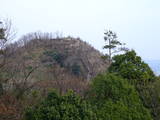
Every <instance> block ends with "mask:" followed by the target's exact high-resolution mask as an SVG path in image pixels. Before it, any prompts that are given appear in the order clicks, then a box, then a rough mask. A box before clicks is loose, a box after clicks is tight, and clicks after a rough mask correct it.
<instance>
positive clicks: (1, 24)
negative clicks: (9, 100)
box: [0, 19, 16, 95]
mask: <svg viewBox="0 0 160 120" xmlns="http://www.w3.org/2000/svg"><path fill="white" fill-rule="evenodd" d="M15 35H16V32H15V30H14V29H13V28H12V22H11V20H9V19H5V20H0V95H1V94H3V83H4V82H6V81H7V80H8V79H3V77H2V76H3V72H4V66H5V65H6V63H7V62H6V58H7V52H6V46H7V44H8V43H9V42H11V40H13V39H14V37H15Z"/></svg>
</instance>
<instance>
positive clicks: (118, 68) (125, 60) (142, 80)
mask: <svg viewBox="0 0 160 120" xmlns="http://www.w3.org/2000/svg"><path fill="white" fill-rule="evenodd" d="M109 72H115V73H117V74H118V75H120V76H122V77H123V78H126V79H128V80H129V82H130V83H132V84H134V85H145V84H147V83H148V82H151V81H154V78H155V75H154V73H153V71H152V70H151V68H150V67H149V66H148V64H146V63H145V62H144V61H142V59H141V57H139V56H137V55H136V52H135V51H134V50H132V51H128V52H126V53H125V54H122V55H116V56H114V57H113V62H112V64H111V66H110V68H109Z"/></svg>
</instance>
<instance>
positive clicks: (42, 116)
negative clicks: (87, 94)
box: [25, 91, 96, 120]
mask: <svg viewBox="0 0 160 120" xmlns="http://www.w3.org/2000/svg"><path fill="white" fill-rule="evenodd" d="M94 119H96V116H95V114H94V113H93V112H92V110H91V109H90V106H89V104H87V103H86V102H85V101H84V100H82V99H81V98H80V97H78V96H77V95H75V94H74V93H73V92H72V91H70V92H68V93H67V94H65V95H63V96H60V95H59V94H58V93H56V92H53V91H52V92H50V93H49V94H48V97H47V98H46V99H45V100H43V102H42V103H40V104H38V105H35V106H33V107H30V108H28V109H27V110H26V113H25V120H94Z"/></svg>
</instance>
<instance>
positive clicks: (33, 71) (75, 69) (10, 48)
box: [0, 32, 108, 120]
mask: <svg viewBox="0 0 160 120" xmlns="http://www.w3.org/2000/svg"><path fill="white" fill-rule="evenodd" d="M3 51H4V52H5V55H3V56H2V55H1V58H3V59H5V63H3V68H2V67H1V68H2V69H1V70H0V74H1V76H0V77H1V79H0V80H1V83H0V85H1V88H2V90H3V93H2V94H1V96H0V116H3V117H1V119H6V120H7V119H12V120H14V119H15V120H17V119H20V118H22V115H23V114H22V112H23V110H24V109H25V108H26V107H27V106H29V105H32V104H36V101H38V100H39V97H40V96H45V95H46V93H47V92H48V90H50V89H57V90H59V92H60V93H61V94H63V93H65V92H67V91H68V90H69V89H72V90H74V91H75V92H76V93H78V94H79V95H82V96H83V94H84V93H85V91H86V89H88V84H89V81H90V80H91V79H92V78H93V77H95V76H96V75H97V74H98V73H101V72H104V71H105V70H106V68H107V67H108V62H107V61H105V60H103V59H101V56H102V54H101V53H100V52H99V51H97V50H96V49H94V48H93V47H92V46H91V45H89V44H87V43H86V42H83V41H82V40H80V39H79V38H72V37H60V36H56V37H55V36H54V35H53V34H50V33H40V32H37V33H30V34H27V35H25V36H23V37H22V38H20V39H19V40H18V41H16V42H14V43H12V44H9V45H7V46H5V48H4V49H3ZM2 62H3V61H2Z"/></svg>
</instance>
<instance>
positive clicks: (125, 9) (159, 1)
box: [0, 0, 160, 60]
mask: <svg viewBox="0 0 160 120" xmlns="http://www.w3.org/2000/svg"><path fill="white" fill-rule="evenodd" d="M0 17H2V18H6V17H7V18H10V19H11V20H12V22H13V24H14V26H15V27H16V29H17V31H18V35H17V37H20V36H21V35H24V34H26V33H28V32H35V31H39V30H40V31H42V32H56V31H60V32H63V34H64V35H65V36H67V35H71V36H74V37H80V38H81V39H82V40H84V41H87V42H89V43H90V44H92V45H93V46H94V47H95V48H97V49H99V50H100V51H102V46H103V45H104V40H103V32H104V30H105V29H111V30H113V31H115V32H116V33H117V35H118V38H119V40H120V41H122V42H125V43H126V44H127V46H128V47H129V48H133V49H135V50H136V52H137V53H138V55H140V56H142V58H143V59H147V60H148V59H151V60H152V59H156V60H160V0H0Z"/></svg>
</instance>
